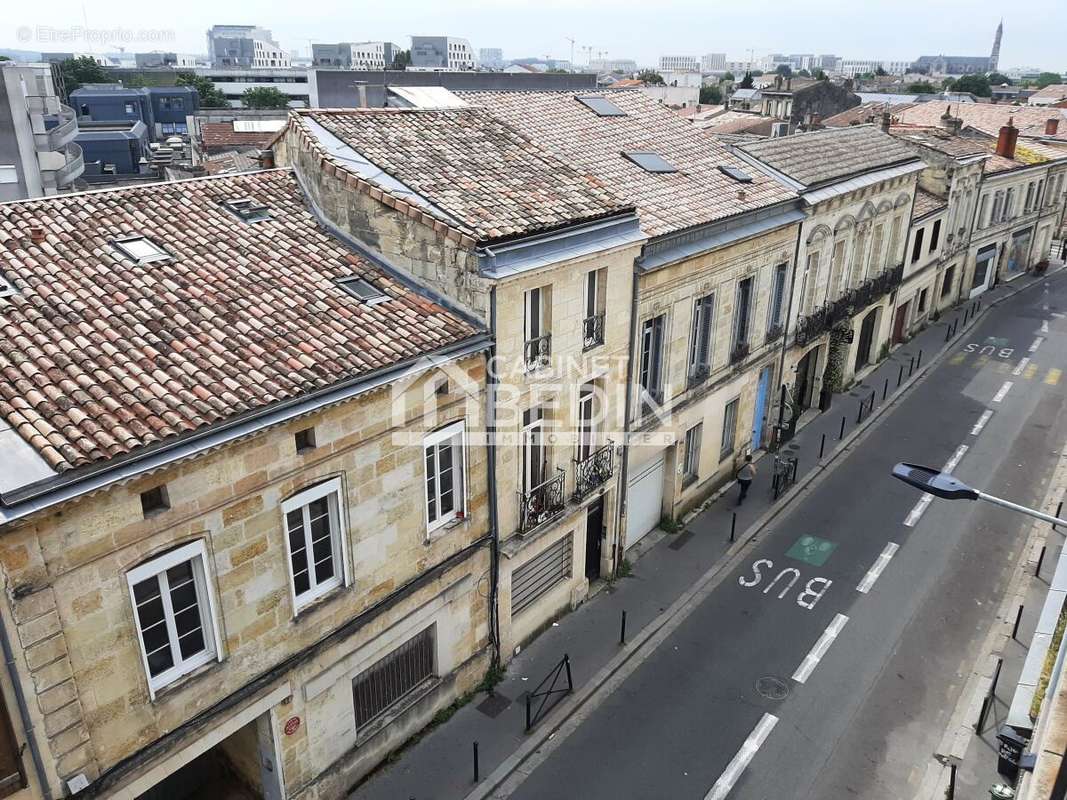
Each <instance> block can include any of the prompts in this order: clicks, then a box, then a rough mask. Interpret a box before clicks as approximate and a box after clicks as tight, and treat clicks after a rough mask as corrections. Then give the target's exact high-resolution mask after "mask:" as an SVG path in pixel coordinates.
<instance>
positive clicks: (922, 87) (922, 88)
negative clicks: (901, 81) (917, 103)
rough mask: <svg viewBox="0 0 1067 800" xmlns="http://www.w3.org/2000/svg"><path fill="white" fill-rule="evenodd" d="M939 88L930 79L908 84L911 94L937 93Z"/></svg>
mask: <svg viewBox="0 0 1067 800" xmlns="http://www.w3.org/2000/svg"><path fill="white" fill-rule="evenodd" d="M936 92H937V88H936V87H935V86H934V85H933V84H932V83H930V81H916V82H915V83H913V84H910V85H909V86H908V93H909V94H935V93H936Z"/></svg>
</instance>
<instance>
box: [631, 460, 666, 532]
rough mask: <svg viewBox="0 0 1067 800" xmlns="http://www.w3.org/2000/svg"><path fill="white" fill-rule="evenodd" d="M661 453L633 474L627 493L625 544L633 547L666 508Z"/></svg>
mask: <svg viewBox="0 0 1067 800" xmlns="http://www.w3.org/2000/svg"><path fill="white" fill-rule="evenodd" d="M665 456H666V454H665V453H664V454H661V455H660V456H659V457H657V458H653V459H652V460H651V461H648V462H646V463H644V464H642V465H641V466H639V467H638V468H637V469H636V470H634V472H633V473H632V474H631V475H630V486H629V489H628V491H627V493H626V546H627V547H631V546H632V545H633V544H634V543H635V542H637V541H638V540H639V539H640V538H641V537H642V536H644V535H645V534H646V533H648V532H649V531H650V530H652V529H653V528H655V527H656V526H657V525H659V520H660V515H661V514H662V508H663V465H664V458H665Z"/></svg>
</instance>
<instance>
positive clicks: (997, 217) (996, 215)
mask: <svg viewBox="0 0 1067 800" xmlns="http://www.w3.org/2000/svg"><path fill="white" fill-rule="evenodd" d="M1003 219H1004V192H1000V191H998V192H995V193H994V194H993V213H992V215H991V216H990V220H989V221H990V223H991V224H992V223H997V222H1001V221H1002V220H1003Z"/></svg>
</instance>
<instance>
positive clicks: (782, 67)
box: [774, 64, 793, 78]
mask: <svg viewBox="0 0 1067 800" xmlns="http://www.w3.org/2000/svg"><path fill="white" fill-rule="evenodd" d="M774 71H775V72H776V73H777V74H778V75H781V76H782V77H783V78H792V77H793V68H792V67H791V66H789V65H788V64H779V65H778V66H777V67H775V69H774Z"/></svg>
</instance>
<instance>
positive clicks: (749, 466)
mask: <svg viewBox="0 0 1067 800" xmlns="http://www.w3.org/2000/svg"><path fill="white" fill-rule="evenodd" d="M755 477H756V465H755V464H753V463H752V456H751V455H746V456H745V463H744V464H742V465H741V469H739V470H738V471H737V485H738V486H740V487H741V493H740V494H739V495H738V496H737V504H738V505H741V504H742V503H743V502H745V495H747V494H748V487H749V486H751V485H752V479H753V478H755Z"/></svg>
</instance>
